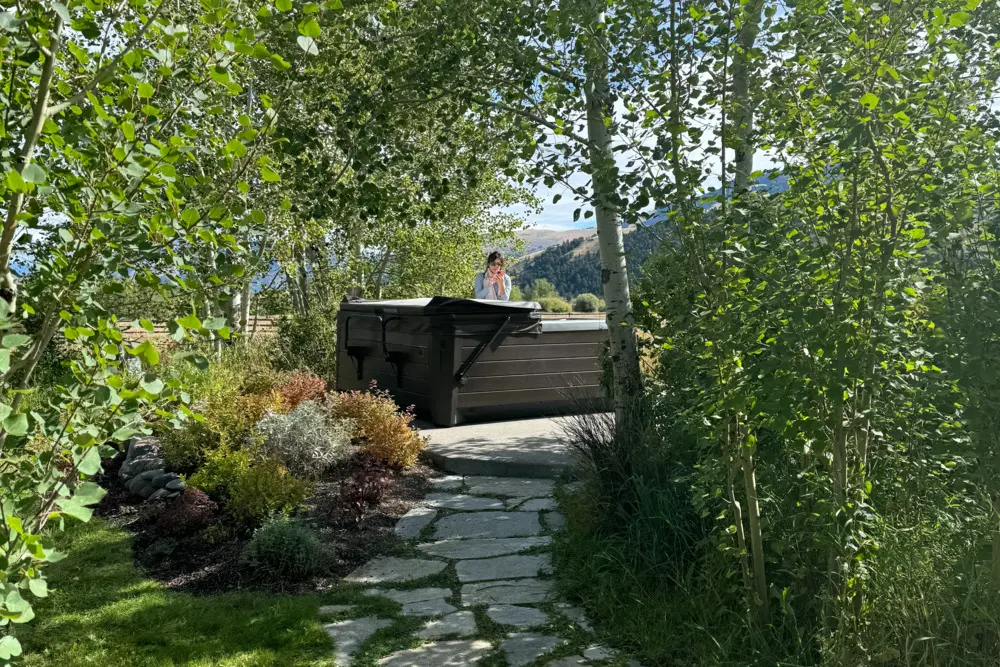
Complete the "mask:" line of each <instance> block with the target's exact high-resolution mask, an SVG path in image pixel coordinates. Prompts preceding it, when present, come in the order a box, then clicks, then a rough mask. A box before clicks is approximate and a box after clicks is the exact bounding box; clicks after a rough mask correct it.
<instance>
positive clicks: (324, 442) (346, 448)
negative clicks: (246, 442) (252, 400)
mask: <svg viewBox="0 0 1000 667" xmlns="http://www.w3.org/2000/svg"><path fill="white" fill-rule="evenodd" d="M316 379H319V378H316ZM322 382H323V381H322V380H320V383H322ZM353 429H354V425H353V424H352V423H349V422H344V421H336V422H334V423H332V424H331V423H330V422H329V421H328V420H327V416H326V411H325V410H324V409H323V408H321V407H320V406H319V405H317V404H316V403H314V402H313V401H305V402H304V403H302V404H300V405H299V406H298V407H297V408H295V410H294V411H293V412H291V413H289V414H280V413H275V412H272V413H270V414H268V415H267V416H265V417H264V418H263V419H262V420H261V421H260V424H258V425H257V433H258V435H259V436H260V438H259V440H258V443H257V449H258V451H259V452H261V453H262V454H264V455H265V456H267V457H270V458H273V459H276V460H278V461H280V462H281V463H282V464H283V465H284V466H285V467H286V468H288V470H289V471H290V472H291V473H292V474H294V475H297V476H299V477H307V478H308V477H318V476H319V475H320V474H322V473H323V471H325V470H326V469H327V468H328V467H330V465H331V464H333V463H335V462H336V461H338V460H341V459H343V458H345V457H346V456H347V455H348V454H349V453H350V452H351V449H352V448H351V436H352V434H353Z"/></svg>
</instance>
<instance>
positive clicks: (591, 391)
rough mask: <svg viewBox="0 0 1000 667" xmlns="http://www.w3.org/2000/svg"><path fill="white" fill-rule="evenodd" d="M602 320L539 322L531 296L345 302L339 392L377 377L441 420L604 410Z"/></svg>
mask: <svg viewBox="0 0 1000 667" xmlns="http://www.w3.org/2000/svg"><path fill="white" fill-rule="evenodd" d="M606 340H607V324H606V323H605V322H604V321H603V320H568V319H567V320H542V319H541V312H540V308H539V305H538V304H537V303H534V302H498V301H478V300H472V299H451V298H445V297H434V298H432V299H406V300H399V301H365V300H360V299H354V300H349V301H344V302H343V303H342V304H341V308H340V312H339V313H338V315H337V390H338V391H348V390H352V389H367V388H368V387H369V386H370V385H371V383H372V382H375V383H376V384H377V385H378V386H379V387H380V388H383V389H386V390H388V391H389V392H390V393H391V394H392V395H393V397H394V398H395V399H396V401H397V402H398V403H399V404H400V405H404V406H406V405H413V406H415V408H416V410H417V414H418V415H419V416H420V417H421V418H423V419H427V420H429V421H430V422H432V423H433V424H435V425H438V426H454V425H455V424H460V423H464V422H471V421H486V420H500V419H514V418H525V417H542V416H551V415H560V414H572V413H574V412H579V411H581V410H585V409H587V410H589V409H604V408H605V407H606V402H605V400H604V392H603V390H602V388H601V386H600V375H601V367H600V354H601V350H602V348H603V346H604V345H605V341H606Z"/></svg>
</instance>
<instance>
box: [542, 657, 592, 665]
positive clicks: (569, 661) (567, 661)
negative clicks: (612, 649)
mask: <svg viewBox="0 0 1000 667" xmlns="http://www.w3.org/2000/svg"><path fill="white" fill-rule="evenodd" d="M587 664H590V663H588V662H587V659H586V658H584V657H583V656H582V655H571V656H570V657H568V658H559V659H558V660H553V661H552V662H550V663H549V664H548V665H546V667H577V666H578V665H587Z"/></svg>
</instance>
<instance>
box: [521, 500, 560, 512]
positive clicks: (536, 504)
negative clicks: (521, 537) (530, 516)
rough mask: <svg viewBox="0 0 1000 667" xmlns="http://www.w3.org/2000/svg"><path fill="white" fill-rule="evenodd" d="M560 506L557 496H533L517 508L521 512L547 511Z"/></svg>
mask: <svg viewBox="0 0 1000 667" xmlns="http://www.w3.org/2000/svg"><path fill="white" fill-rule="evenodd" d="M556 508H558V505H556V500H555V498H532V499H530V500H527V501H525V503H524V504H523V505H521V506H519V507H518V508H517V509H518V510H520V511H521V512H546V511H548V510H554V509H556Z"/></svg>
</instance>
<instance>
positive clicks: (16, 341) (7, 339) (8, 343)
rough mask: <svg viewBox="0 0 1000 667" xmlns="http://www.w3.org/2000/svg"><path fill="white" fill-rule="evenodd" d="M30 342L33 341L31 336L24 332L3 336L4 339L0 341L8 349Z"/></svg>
mask: <svg viewBox="0 0 1000 667" xmlns="http://www.w3.org/2000/svg"><path fill="white" fill-rule="evenodd" d="M29 342H31V338H30V337H29V336H25V335H24V334H7V335H6V336H4V337H3V340H2V341H0V343H2V344H3V346H4V347H5V348H7V349H11V348H14V347H21V346H22V345H25V344H27V343H29Z"/></svg>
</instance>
